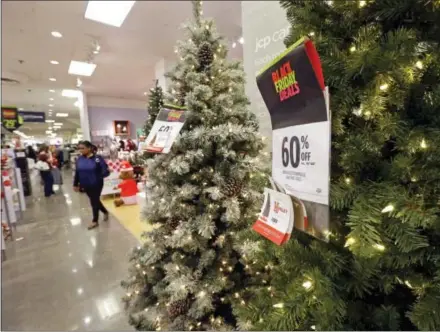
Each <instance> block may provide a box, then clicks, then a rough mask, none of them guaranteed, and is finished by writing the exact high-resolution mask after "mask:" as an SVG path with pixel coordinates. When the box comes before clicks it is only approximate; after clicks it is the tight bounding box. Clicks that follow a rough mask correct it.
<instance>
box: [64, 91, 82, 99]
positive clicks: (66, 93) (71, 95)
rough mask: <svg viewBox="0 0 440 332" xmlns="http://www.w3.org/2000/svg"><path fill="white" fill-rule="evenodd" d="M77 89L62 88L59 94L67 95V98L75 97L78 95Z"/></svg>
mask: <svg viewBox="0 0 440 332" xmlns="http://www.w3.org/2000/svg"><path fill="white" fill-rule="evenodd" d="M78 94H79V91H78V90H71V89H64V90H63V91H62V92H61V95H62V96H63V97H67V98H76V97H78Z"/></svg>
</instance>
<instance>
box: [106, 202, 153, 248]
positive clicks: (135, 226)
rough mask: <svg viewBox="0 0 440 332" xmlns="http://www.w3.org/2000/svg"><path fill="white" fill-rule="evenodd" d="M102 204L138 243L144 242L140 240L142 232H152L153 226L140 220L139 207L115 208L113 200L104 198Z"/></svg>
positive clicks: (125, 206)
mask: <svg viewBox="0 0 440 332" xmlns="http://www.w3.org/2000/svg"><path fill="white" fill-rule="evenodd" d="M102 203H103V204H104V206H105V207H106V208H107V210H108V211H109V212H110V213H111V214H112V215H113V216H114V217H115V218H116V219H117V220H118V221H119V222H120V223H121V224H122V226H124V227H125V228H126V229H127V230H128V231H129V232H130V233H131V234H133V236H134V237H136V238H137V239H138V240H139V241H141V242H144V241H145V240H143V239H141V235H142V233H143V232H148V231H151V230H153V228H154V227H153V226H152V225H150V224H149V223H147V222H146V221H144V220H141V212H140V209H139V205H123V206H120V207H118V208H117V207H115V206H114V204H113V199H111V198H104V199H102Z"/></svg>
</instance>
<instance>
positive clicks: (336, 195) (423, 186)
mask: <svg viewBox="0 0 440 332" xmlns="http://www.w3.org/2000/svg"><path fill="white" fill-rule="evenodd" d="M281 3H282V6H283V7H285V8H286V10H287V16H288V19H289V21H290V22H291V23H292V28H291V34H290V36H289V37H288V38H287V39H286V45H288V46H289V45H291V44H293V43H294V42H295V41H296V40H298V39H300V38H301V37H303V36H307V35H308V36H310V38H312V39H313V41H314V42H315V44H316V46H317V49H318V52H319V54H320V58H321V62H322V65H323V71H324V77H325V81H326V84H327V85H328V86H329V88H330V101H331V107H330V108H331V111H332V152H331V158H332V162H331V165H332V167H331V223H332V225H331V226H332V228H331V233H330V234H328V235H329V240H330V241H329V243H325V242H323V241H319V240H316V239H313V238H311V237H310V236H308V235H306V234H303V233H300V232H294V233H293V234H292V238H291V239H290V241H289V242H288V243H287V244H286V245H283V246H281V247H277V246H276V245H274V244H273V243H271V242H269V241H267V240H265V239H262V241H261V242H260V244H261V246H260V249H261V251H259V252H257V251H256V250H253V251H251V250H248V251H247V257H248V258H249V259H255V260H256V261H257V263H256V264H255V265H254V268H256V269H264V266H272V267H273V268H272V269H271V281H270V285H268V286H264V287H263V286H258V287H251V288H248V289H247V291H246V294H245V295H244V296H247V297H248V301H247V302H248V303H247V305H246V306H241V305H239V303H236V306H235V313H236V315H237V316H238V320H239V325H240V326H241V328H245V329H254V330H314V329H316V330H412V329H419V330H439V329H440V310H439V307H440V213H439V198H440V97H439V96H440V48H439V42H440V2H439V1H437V0H366V1H360V0H350V1H342V0H341V1H339V0H335V1H324V0H316V1H303V0H297V1H294V0H292V1H282V2H281ZM246 237H248V238H250V237H252V235H249V234H247V235H246ZM249 248H251V247H249Z"/></svg>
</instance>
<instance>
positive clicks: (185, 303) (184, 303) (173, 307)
mask: <svg viewBox="0 0 440 332" xmlns="http://www.w3.org/2000/svg"><path fill="white" fill-rule="evenodd" d="M190 304H191V303H190V300H189V299H188V298H186V299H184V300H179V301H176V302H173V303H171V304H170V305H169V306H168V309H167V311H168V315H169V316H170V318H171V319H173V318H176V317H177V316H180V315H183V314H185V313H187V312H188V310H189V306H190Z"/></svg>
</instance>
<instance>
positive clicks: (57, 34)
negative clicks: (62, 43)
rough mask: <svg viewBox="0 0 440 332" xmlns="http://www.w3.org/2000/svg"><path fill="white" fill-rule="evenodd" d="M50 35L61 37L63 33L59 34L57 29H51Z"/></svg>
mask: <svg viewBox="0 0 440 332" xmlns="http://www.w3.org/2000/svg"><path fill="white" fill-rule="evenodd" d="M51 34H52V36H54V37H55V38H61V37H62V36H63V35H62V34H61V32H58V31H52V32H51Z"/></svg>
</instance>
